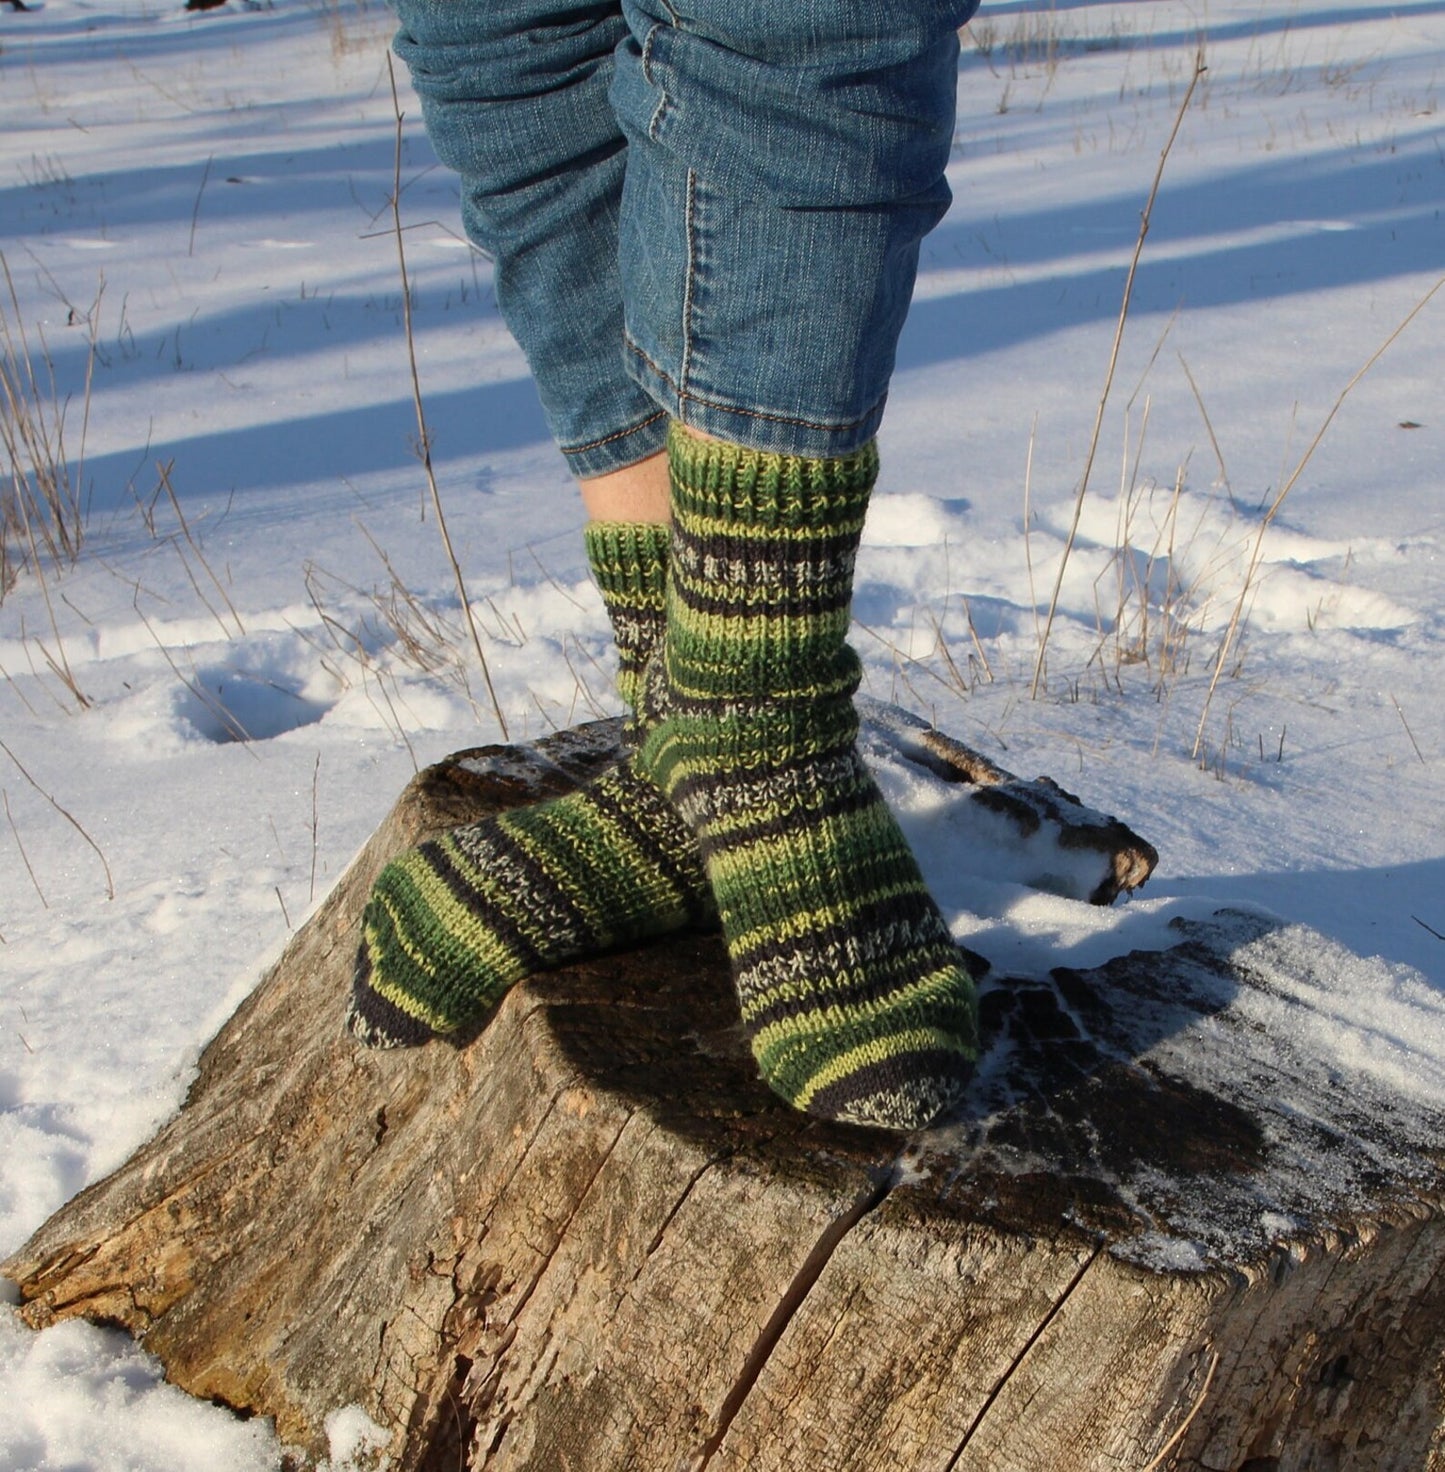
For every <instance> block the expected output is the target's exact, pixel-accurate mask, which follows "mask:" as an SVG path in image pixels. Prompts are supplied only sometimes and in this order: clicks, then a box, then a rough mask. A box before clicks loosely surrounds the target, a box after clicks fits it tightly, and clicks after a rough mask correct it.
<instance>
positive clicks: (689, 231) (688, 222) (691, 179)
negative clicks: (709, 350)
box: [677, 169, 697, 398]
mask: <svg viewBox="0 0 1445 1472" xmlns="http://www.w3.org/2000/svg"><path fill="white" fill-rule="evenodd" d="M696 200H697V175H696V174H695V173H694V172H693V171H692V170H691V169H689V170H688V171H687V207H686V210H685V213H684V215H683V229H684V232H685V236H686V246H687V274H686V276H685V277H684V278H683V286H682V363H681V365H680V366H679V368H678V375H677V376H678V379H679V383H678V393H679V394H680V395H681V396H682V397H683V398H686V397H687V377H688V370H689V369H690V368H691V366H692V305H693V303H692V288H693V283H694V281H695V280H696V278H697V258H696V245H697V237H696V235H695V233H694V231H693V225H694V216H693V210H694V206H695V204H696Z"/></svg>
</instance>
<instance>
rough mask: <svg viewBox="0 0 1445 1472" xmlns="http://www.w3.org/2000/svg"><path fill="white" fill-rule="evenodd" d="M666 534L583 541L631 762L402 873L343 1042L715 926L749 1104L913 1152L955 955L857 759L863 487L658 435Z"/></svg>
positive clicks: (929, 1097) (951, 1038) (747, 453)
mask: <svg viewBox="0 0 1445 1472" xmlns="http://www.w3.org/2000/svg"><path fill="white" fill-rule="evenodd" d="M669 459H670V468H671V474H672V515H673V522H672V528H671V534H670V538H669V535H668V532H667V529H665V528H658V527H631V526H628V527H623V526H613V525H606V524H603V525H598V524H594V525H593V526H591V527H589V529H588V533H587V537H588V554H589V558H590V560H591V562H592V564H593V568H594V572H595V574H596V576H597V580H598V583H599V586H600V587H601V590H602V595H603V599H604V602H605V603H606V605H607V608H608V612H609V615H610V616H611V618H612V621H613V625H614V629H615V631H616V633H617V641H618V647H619V651H620V655H621V671H620V677H619V686H620V689H621V691H622V694H623V696H624V699H626V700H627V701H628V703H629V704H630V705H631V706H632V707H633V709H634V711H635V712H637V715H636V718H635V726H634V739H635V740H636V742H637V746H636V749H635V750H634V751H633V753H632V754H631V755H630V756H629V757H628V758H627V759H626V760H624V761H623V762H622V763H621V765H620V766H618V767H617V768H616V769H614V770H613V771H612V772H609V773H607V774H605V775H604V776H603V777H601V778H599V779H597V780H596V781H595V782H593V783H591V784H589V785H588V786H587V787H585V788H583V789H581V790H579V791H578V792H576V793H573V794H569V795H568V796H566V797H563V798H560V799H557V800H555V801H553V802H551V803H545V804H540V805H538V806H537V807H534V808H530V809H525V810H522V811H520V812H516V813H508V814H503V815H501V816H499V817H496V818H492V819H487V820H485V821H483V822H481V823H476V824H472V825H469V826H467V827H465V828H461V829H457V830H455V831H454V832H452V833H450V834H448V835H446V836H445V837H444V838H442V839H440V840H437V841H436V842H433V843H429V844H423V845H422V846H421V847H420V848H417V849H414V850H412V851H410V852H409V853H407V854H404V855H402V857H401V858H399V859H397V860H395V861H393V863H392V864H390V865H388V866H387V868H386V869H385V870H384V871H383V873H382V875H381V876H380V878H379V879H378V881H377V884H376V887H375V889H374V891H373V893H372V896H371V899H370V901H369V903H368V905H367V908H366V912H365V916H364V919H363V939H362V944H361V948H360V954H359V957H358V963H357V975H356V983H355V986H354V989H353V996H352V1002H351V1009H350V1012H349V1014H348V1025H349V1026H350V1028H351V1030H352V1032H353V1033H354V1034H355V1035H356V1036H357V1037H358V1038H360V1039H361V1040H362V1041H364V1042H367V1043H371V1044H373V1045H381V1046H385V1045H392V1044H404V1043H414V1042H419V1041H423V1040H425V1039H426V1038H428V1037H431V1036H433V1035H435V1034H448V1033H453V1034H454V1033H459V1032H467V1031H469V1030H470V1029H471V1028H472V1027H473V1026H474V1025H475V1023H476V1022H478V1021H479V1020H480V1019H481V1018H482V1017H484V1016H485V1014H486V1013H487V1011H489V1010H490V1008H491V1007H492V1006H494V1005H495V1004H496V1002H497V1001H498V1000H499V999H500V997H501V996H502V994H503V993H504V992H505V991H506V990H507V988H508V987H510V986H511V985H513V984H514V983H515V982H516V981H518V980H521V979H522V978H523V977H525V976H527V975H530V974H532V973H534V972H536V971H540V970H544V969H547V968H550V967H555V966H560V965H564V964H566V963H567V962H569V961H572V960H576V959H578V958H579V957H581V956H584V955H587V954H592V953H595V952H597V951H600V950H603V949H608V948H612V947H617V946H623V945H629V944H633V943H635V942H638V941H641V940H645V939H647V938H650V937H652V936H657V935H662V934H666V933H669V932H671V931H675V930H677V929H679V928H681V927H683V926H686V925H690V924H696V923H698V922H699V921H703V920H705V919H707V918H708V917H709V916H710V915H711V913H712V912H713V910H714V907H715V909H716V913H717V915H718V917H719V918H720V919H721V922H722V929H723V936H724V939H725V940H726V942H727V946H728V952H729V956H730V959H731V962H732V970H733V978H734V982H735V985H736V988H737V994H738V1001H739V1007H740V1010H741V1013H742V1020H743V1023H744V1026H745V1028H746V1030H747V1033H748V1036H749V1039H750V1042H751V1045H752V1050H753V1055H754V1057H755V1058H756V1060H757V1062H758V1066H759V1069H760V1071H761V1073H762V1075H763V1077H764V1079H765V1080H766V1081H767V1082H768V1084H769V1085H770V1086H771V1087H772V1088H773V1089H774V1091H775V1092H777V1093H778V1094H779V1095H781V1096H782V1097H783V1098H784V1099H786V1100H787V1101H788V1102H789V1103H790V1104H792V1105H793V1106H794V1107H796V1108H799V1109H804V1110H807V1111H808V1112H810V1113H812V1114H816V1115H820V1116H822V1117H825V1118H829V1119H840V1120H847V1121H850V1122H853V1123H860V1124H868V1125H877V1126H883V1127H886V1128H892V1129H902V1130H911V1129H918V1128H922V1127H924V1126H926V1125H928V1124H930V1123H932V1122H933V1121H935V1120H936V1119H937V1118H938V1117H939V1116H940V1115H941V1114H944V1113H945V1112H946V1111H947V1110H948V1109H949V1107H950V1106H951V1105H953V1104H954V1103H956V1102H957V1100H958V1098H959V1097H960V1095H961V1093H962V1090H963V1088H964V1086H965V1084H966V1081H967V1078H968V1076H969V1072H970V1069H971V1064H972V1061H973V1059H974V1057H975V1056H976V1052H977V1041H976V1007H975V1002H974V992H973V985H972V980H971V978H970V974H969V967H968V965H967V964H966V963H967V959H968V958H967V956H966V953H964V952H962V951H961V950H960V949H959V948H958V947H957V946H955V945H954V943H953V941H952V940H951V938H950V936H949V934H948V929H947V926H946V925H945V924H944V921H943V919H942V917H941V916H940V915H939V913H938V910H937V908H936V906H935V905H934V904H933V902H932V900H931V899H930V898H929V896H928V892H927V890H926V888H925V886H924V883H923V880H922V877H921V875H920V874H919V871H918V866H917V864H916V862H915V861H914V859H913V855H912V854H911V852H910V851H909V849H908V846H907V843H906V841H905V840H904V838H903V835H902V833H901V832H900V831H899V829H898V826H897V823H896V822H895V821H894V819H893V817H892V815H891V814H890V813H889V811H888V809H887V806H886V804H885V803H884V802H883V799H882V797H881V795H880V794H879V792H878V789H877V787H876V785H875V784H874V783H873V780H872V778H871V777H870V776H869V774H868V772H867V770H866V769H865V767H864V765H863V763H862V761H861V759H860V757H859V756H858V753H857V749H856V746H855V744H854V738H855V736H856V733H857V716H856V714H855V711H854V707H853V701H852V697H853V694H854V691H855V690H856V688H857V685H858V679H859V667H858V661H857V658H856V656H855V655H854V654H853V652H852V650H851V649H849V648H848V646H847V643H846V636H847V630H848V624H849V617H850V612H849V611H850V605H851V595H852V585H853V568H854V561H855V558H856V554H857V548H858V543H859V538H860V535H861V531H862V525H863V517H864V513H865V512H866V509H867V504H868V496H869V493H870V491H871V489H872V486H873V483H874V481H875V479H876V476H877V454H876V450H875V448H874V447H873V446H872V445H868V446H865V447H864V448H863V449H862V450H859V451H857V452H855V453H854V454H852V455H848V456H844V457H839V458H836V459H807V458H802V457H794V456H781V455H770V454H763V453H759V452H756V451H751V450H746V449H743V448H741V447H739V446H735V445H729V444H725V443H720V442H716V441H710V440H702V439H699V438H697V437H695V436H692V435H690V434H688V433H687V432H686V431H685V430H682V429H680V428H675V429H674V431H673V435H672V438H671V441H670V444H669Z"/></svg>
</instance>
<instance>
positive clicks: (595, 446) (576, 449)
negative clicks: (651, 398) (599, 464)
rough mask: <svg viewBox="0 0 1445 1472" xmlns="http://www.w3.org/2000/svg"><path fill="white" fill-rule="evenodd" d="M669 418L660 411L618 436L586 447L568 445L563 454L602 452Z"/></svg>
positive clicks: (597, 441) (613, 435)
mask: <svg viewBox="0 0 1445 1472" xmlns="http://www.w3.org/2000/svg"><path fill="white" fill-rule="evenodd" d="M666 418H667V410H666V409H659V410H658V411H657V413H656V414H649V415H648V416H647V418H646V419H644V420H642V421H641V422H640V423H638V424H634V425H633V426H632V428H631V429H619V430H618V431H617V433H616V434H608V435H603V437H602V438H601V439H600V440H588V442H587V443H586V444H585V445H568V446H566V447H565V448H564V449H563V451H562V453H563V454H564V455H584V454H586V453H587V451H588V450H600V449H601V448H602V446H603V445H610V444H612V443H613V442H614V441H616V440H625V439H626V438H627V437H628V435H630V434H636V433H637V431H638V430H640V429H646V428H647V426H648V425H649V424H656V423H657V421H658V420H659V419H666Z"/></svg>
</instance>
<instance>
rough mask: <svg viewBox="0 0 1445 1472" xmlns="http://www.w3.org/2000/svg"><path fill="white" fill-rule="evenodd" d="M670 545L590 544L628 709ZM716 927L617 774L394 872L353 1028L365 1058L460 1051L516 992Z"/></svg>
mask: <svg viewBox="0 0 1445 1472" xmlns="http://www.w3.org/2000/svg"><path fill="white" fill-rule="evenodd" d="M667 537H668V531H667V528H666V527H661V526H656V525H647V524H636V525H634V524H617V523H605V522H593V523H591V524H590V525H589V527H588V529H587V550H588V554H589V556H590V558H591V561H592V566H593V569H594V572H595V575H596V577H597V580H598V583H599V586H600V587H601V589H602V596H603V599H604V601H605V602H606V604H607V608H608V612H609V613H610V614H611V617H612V621H613V626H614V629H615V631H616V635H617V645H618V650H619V653H620V655H621V668H620V673H619V679H618V686H619V688H620V689H621V691H622V693H623V696H624V698H626V699H627V700H628V701H629V703H631V704H633V705H635V704H636V703H637V700H638V698H639V697H638V691H639V687H640V683H641V680H642V672H643V669H644V667H645V665H646V662H647V660H648V659H649V658H650V657H651V655H652V652H653V649H654V647H655V645H656V643H657V640H658V638H659V637H660V635H661V632H662V624H663V619H664V604H663V596H664V585H665V581H666V552H667ZM712 914H713V911H712V905H711V897H710V893H709V890H708V886H707V881H706V879H705V878H704V876H703V874H702V870H701V865H700V861H699V859H698V856H697V851H696V845H695V843H694V841H693V838H692V835H691V833H690V832H689V831H688V829H687V828H686V826H685V825H684V824H683V823H682V821H681V820H680V819H679V817H678V816H677V814H676V813H675V812H674V810H673V808H672V807H671V805H670V804H669V803H667V802H666V801H665V800H664V799H663V797H662V795H661V794H660V793H659V792H658V790H657V789H656V788H655V787H654V786H652V784H651V783H649V782H648V781H646V780H645V779H643V778H642V777H640V776H639V775H638V774H637V773H636V772H635V771H634V770H633V765H632V762H631V761H630V760H628V761H624V762H623V763H621V764H620V765H619V766H617V767H616V768H614V769H613V770H611V771H609V772H607V773H605V774H604V775H603V776H601V777H599V778H597V779H596V780H595V781H593V782H591V783H589V784H588V785H587V786H586V787H584V788H582V789H580V790H579V791H577V792H575V793H571V794H569V795H568V796H566V797H563V798H558V799H556V800H555V801H552V802H548V803H541V804H538V805H537V806H535V807H531V808H524V809H521V810H519V811H516V812H510V813H503V814H501V815H499V816H498V817H496V818H490V819H486V820H484V821H482V822H479V823H472V824H468V825H466V826H465V827H461V828H457V829H453V830H452V831H451V832H450V833H447V834H445V835H444V836H443V837H442V838H440V839H437V840H435V841H433V842H430V843H424V844H422V845H421V846H420V847H418V848H414V849H411V850H408V851H407V852H406V853H404V854H402V855H401V856H400V857H399V858H397V859H395V860H393V861H392V862H391V863H390V864H388V865H387V866H386V868H385V869H383V870H382V872H381V875H380V876H379V877H378V879H377V881H376V884H375V885H374V886H373V888H372V892H371V896H370V898H369V899H368V901H367V905H366V910H365V913H364V915H363V918H362V942H361V946H360V950H359V953H358V956H357V967H356V977H355V982H354V985H353V988H352V999H351V1006H350V1010H349V1012H348V1015H347V1026H348V1028H349V1029H350V1031H351V1033H352V1034H353V1036H355V1037H356V1038H358V1039H359V1040H360V1041H361V1042H364V1043H367V1044H369V1045H370V1046H372V1047H396V1046H404V1045H411V1044H416V1043H422V1042H425V1041H427V1039H429V1038H431V1037H434V1036H438V1035H461V1036H465V1035H466V1034H467V1033H468V1032H469V1031H470V1030H471V1028H472V1027H473V1025H474V1024H476V1023H477V1022H479V1021H481V1020H482V1018H483V1017H484V1016H485V1015H486V1013H487V1012H488V1011H489V1010H490V1009H491V1008H492V1007H493V1006H495V1005H496V1003H497V1002H498V1001H499V1000H500V999H501V997H502V995H503V993H504V992H506V991H507V989H508V988H509V987H511V986H512V985H514V984H515V983H516V982H518V981H520V980H522V979H523V978H524V977H527V976H530V975H532V974H534V973H535V972H538V971H544V970H548V969H550V968H552V967H555V966H560V965H562V964H564V963H565V962H567V961H572V960H576V959H577V958H579V957H581V956H584V955H589V954H595V953H597V952H599V951H602V950H605V949H609V948H611V947H614V946H618V945H624V944H632V943H635V942H637V941H640V940H644V939H646V938H648V937H651V936H656V935H662V934H666V933H668V932H670V931H674V930H679V929H682V928H684V927H686V926H690V925H696V924H699V923H702V922H704V921H707V920H709V919H711V918H712Z"/></svg>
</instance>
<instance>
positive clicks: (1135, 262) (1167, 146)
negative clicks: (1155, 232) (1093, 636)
mask: <svg viewBox="0 0 1445 1472" xmlns="http://www.w3.org/2000/svg"><path fill="white" fill-rule="evenodd" d="M1204 72H1205V65H1204V47H1203V45H1201V46H1200V47H1199V49H1198V50H1197V51H1196V52H1195V53H1194V75H1193V76H1192V77H1190V79H1189V86H1188V87H1186V88H1185V90H1184V97H1183V100H1182V101H1181V102H1180V104H1179V111H1178V113H1177V114H1176V115H1175V118H1174V126H1173V127H1172V128H1171V129H1170V130H1169V136H1168V138H1167V139H1165V141H1164V147H1163V150H1162V151H1161V152H1160V154H1159V166H1158V167H1157V168H1156V169H1155V171H1154V182H1153V184H1152V185H1151V186H1150V189H1149V197H1148V199H1146V200H1145V202H1144V210H1143V213H1142V214H1141V215H1140V216H1139V238H1138V239H1137V240H1136V241H1135V242H1134V256H1133V259H1132V260H1131V261H1130V262H1129V274H1128V275H1127V276H1126V277H1125V278H1124V299H1123V301H1122V302H1121V303H1120V305H1119V320H1118V322H1117V323H1116V324H1115V327H1114V343H1113V346H1112V347H1111V348H1110V350H1109V366H1108V368H1107V370H1106V371H1105V373H1104V390H1103V392H1102V393H1101V394H1100V395H1099V405H1098V408H1097V409H1096V410H1095V412H1094V429H1093V433H1092V434H1091V435H1090V436H1089V452H1088V454H1087V456H1085V459H1084V473H1083V475H1082V476H1081V477H1080V479H1079V490H1078V493H1077V495H1076V496H1075V497H1074V516H1073V520H1072V521H1071V522H1070V524H1069V534H1068V536H1067V537H1066V538H1065V539H1064V551H1063V555H1062V556H1061V557H1060V559H1059V571H1058V576H1057V577H1056V578H1055V579H1054V591H1053V596H1052V597H1051V598H1050V599H1049V611H1048V615H1047V617H1046V618H1045V619H1044V632H1043V637H1042V638H1041V639H1040V640H1039V653H1038V659H1037V660H1036V661H1035V663H1034V678H1033V683H1032V685H1031V686H1030V687H1029V698H1030V699H1031V700H1036V699H1037V698H1038V693H1039V682H1040V681H1041V680H1042V679H1043V672H1044V653H1045V651H1046V649H1047V648H1048V642H1049V635H1050V633H1051V632H1052V631H1053V627H1054V615H1055V614H1056V613H1057V612H1058V608H1059V598H1060V596H1061V594H1062V593H1063V588H1064V572H1065V570H1066V569H1067V568H1068V565H1069V555H1070V553H1071V552H1072V551H1073V549H1074V539H1075V537H1076V536H1077V535H1078V531H1079V521H1080V518H1081V517H1082V516H1083V514H1084V497H1085V495H1086V494H1087V492H1088V489H1089V475H1090V473H1091V472H1092V470H1093V468H1094V455H1095V453H1096V452H1097V451H1098V448H1099V436H1100V434H1101V432H1102V430H1103V427H1104V406H1105V405H1106V404H1107V403H1108V401H1109V390H1110V389H1111V388H1112V387H1113V384H1114V370H1115V368H1116V367H1117V366H1118V362H1119V349H1120V347H1121V345H1122V344H1123V341H1124V324H1125V322H1127V321H1128V319H1129V303H1130V300H1131V299H1132V297H1133V295H1134V277H1135V275H1136V273H1137V272H1138V269H1139V258H1140V256H1141V255H1143V253H1144V238H1145V236H1147V235H1148V234H1149V218H1150V216H1151V215H1152V214H1153V211H1154V201H1155V200H1156V199H1157V198H1158V196H1159V185H1160V184H1161V183H1162V181H1163V179H1164V165H1165V164H1166V163H1167V162H1168V161H1169V153H1170V150H1171V149H1172V148H1173V147H1174V140H1175V139H1176V138H1177V137H1178V136H1179V129H1180V127H1181V126H1182V125H1183V123H1184V114H1185V113H1186V112H1188V110H1189V103H1190V101H1191V99H1192V98H1193V96H1194V89H1195V88H1196V87H1197V86H1198V85H1199V79H1200V77H1202V76H1203V75H1204Z"/></svg>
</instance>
